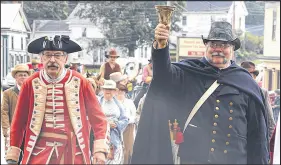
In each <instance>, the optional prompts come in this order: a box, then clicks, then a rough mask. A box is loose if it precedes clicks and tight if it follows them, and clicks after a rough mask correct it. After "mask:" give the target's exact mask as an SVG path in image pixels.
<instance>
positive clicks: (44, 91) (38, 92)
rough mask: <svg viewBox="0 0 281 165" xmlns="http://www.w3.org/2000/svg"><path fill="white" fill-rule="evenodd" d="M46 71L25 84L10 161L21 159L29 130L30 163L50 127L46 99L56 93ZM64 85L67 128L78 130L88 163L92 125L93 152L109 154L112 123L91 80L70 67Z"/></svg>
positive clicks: (26, 156) (27, 153)
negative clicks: (93, 137)
mask: <svg viewBox="0 0 281 165" xmlns="http://www.w3.org/2000/svg"><path fill="white" fill-rule="evenodd" d="M42 74H43V71H40V72H37V73H35V74H34V75H32V76H31V77H30V78H29V79H28V80H27V81H26V82H25V83H24V84H23V86H22V89H21V93H20V95H19V98H18V103H17V106H16V110H15V114H14V118H13V121H12V124H11V129H10V146H11V147H10V149H9V150H8V152H7V156H6V159H7V160H8V159H12V160H18V156H19V151H20V150H19V147H20V145H21V143H22V140H23V137H24V132H25V131H26V133H25V143H24V146H25V148H24V156H23V161H22V163H23V164H27V163H28V162H29V160H30V157H32V156H34V155H33V154H31V153H32V151H33V150H34V146H35V144H36V142H37V140H38V138H39V136H40V133H42V132H41V131H42V130H48V128H45V127H46V126H45V125H44V124H45V123H46V119H45V118H46V117H44V116H45V114H46V113H47V111H48V110H49V109H47V108H46V107H48V102H47V101H46V100H48V99H47V98H49V99H50V98H51V97H52V96H50V95H48V93H49V90H48V89H49V88H50V87H49V85H50V84H48V83H46V81H45V80H44V78H43V76H42ZM60 84H61V85H63V88H62V90H63V93H64V96H63V98H64V99H65V100H64V102H65V103H66V105H65V106H66V107H64V109H66V112H68V114H67V115H68V118H70V119H69V120H68V121H69V123H70V124H67V123H66V124H65V127H71V128H67V130H73V131H74V134H75V135H76V137H77V142H78V145H79V147H80V149H81V151H82V154H83V159H84V162H85V163H86V164H90V163H91V160H90V156H91V155H90V143H89V132H90V130H89V128H91V127H92V129H93V132H94V133H95V141H94V151H93V152H98V151H101V152H105V153H107V152H108V149H109V148H108V142H109V141H108V140H109V126H108V124H107V121H106V118H105V115H104V113H103V112H102V110H101V108H100V105H99V103H98V101H97V98H96V95H95V92H94V91H93V88H92V86H91V84H90V82H88V80H87V79H85V78H84V77H82V76H81V74H79V73H77V72H75V71H71V70H67V71H66V74H65V77H64V78H63V79H62V80H61V81H60ZM51 85H52V84H51ZM47 95H48V96H47ZM46 109H47V110H46ZM87 118H88V120H87ZM89 124H90V125H91V127H90V125H89ZM42 125H43V127H42ZM39 141H40V140H39ZM38 156H39V155H38ZM46 159H47V158H46Z"/></svg>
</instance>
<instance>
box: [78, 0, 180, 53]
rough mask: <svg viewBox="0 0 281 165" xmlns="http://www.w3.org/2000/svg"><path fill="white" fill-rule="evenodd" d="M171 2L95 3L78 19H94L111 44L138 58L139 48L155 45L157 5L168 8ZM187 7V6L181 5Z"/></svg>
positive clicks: (175, 20)
mask: <svg viewBox="0 0 281 165" xmlns="http://www.w3.org/2000/svg"><path fill="white" fill-rule="evenodd" d="M166 2H167V1H157V2H156V1H93V2H92V1H91V2H86V3H84V4H83V5H82V7H81V9H80V10H79V11H78V13H77V16H79V17H80V18H90V20H91V21H92V22H93V23H94V24H95V25H96V26H97V27H99V28H100V29H101V30H102V33H103V34H104V35H105V36H106V38H107V40H108V41H109V42H110V43H114V44H116V45H118V46H120V47H124V48H127V49H128V51H129V56H130V57H133V56H134V50H135V49H137V47H138V46H141V45H143V44H145V43H150V42H151V41H153V38H154V37H153V36H154V28H155V27H156V25H157V24H158V15H157V14H156V10H155V7H154V6H155V5H165V4H166ZM180 4H184V3H180ZM180 11H181V10H177V11H176V12H175V14H174V17H173V18H172V21H173V22H172V27H171V29H172V30H175V31H178V30H180V29H179V27H178V26H177V25H176V24H175V22H177V21H179V16H180V13H181V12H180Z"/></svg>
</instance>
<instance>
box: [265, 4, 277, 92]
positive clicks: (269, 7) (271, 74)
mask: <svg viewBox="0 0 281 165" xmlns="http://www.w3.org/2000/svg"><path fill="white" fill-rule="evenodd" d="M263 52H264V56H263V57H262V58H261V62H262V63H261V65H262V66H263V68H262V70H261V72H262V73H261V74H262V76H263V84H262V87H263V88H265V89H267V90H275V89H280V2H279V1H268V2H265V14H264V50H263Z"/></svg>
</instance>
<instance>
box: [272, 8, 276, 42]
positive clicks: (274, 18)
mask: <svg viewBox="0 0 281 165" xmlns="http://www.w3.org/2000/svg"><path fill="white" fill-rule="evenodd" d="M276 22H277V19H276V9H273V23H272V41H276Z"/></svg>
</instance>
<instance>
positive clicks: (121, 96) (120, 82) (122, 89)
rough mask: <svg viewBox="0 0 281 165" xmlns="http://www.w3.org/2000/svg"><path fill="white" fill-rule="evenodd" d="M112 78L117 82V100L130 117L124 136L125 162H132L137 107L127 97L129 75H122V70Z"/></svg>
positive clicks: (113, 74) (112, 75)
mask: <svg viewBox="0 0 281 165" xmlns="http://www.w3.org/2000/svg"><path fill="white" fill-rule="evenodd" d="M110 78H111V79H112V80H114V81H116V83H117V88H118V91H117V94H116V97H117V100H118V101H119V102H120V103H121V105H122V106H123V107H124V109H125V114H126V116H127V117H128V118H129V124H128V126H127V127H126V129H125V131H124V133H123V136H124V164H130V160H131V156H132V153H133V145H134V141H135V122H136V107H135V104H134V102H133V100H131V99H128V98H126V93H127V92H128V88H127V84H126V83H127V81H126V80H127V76H126V75H122V74H121V73H120V72H116V73H112V74H111V75H110Z"/></svg>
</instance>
